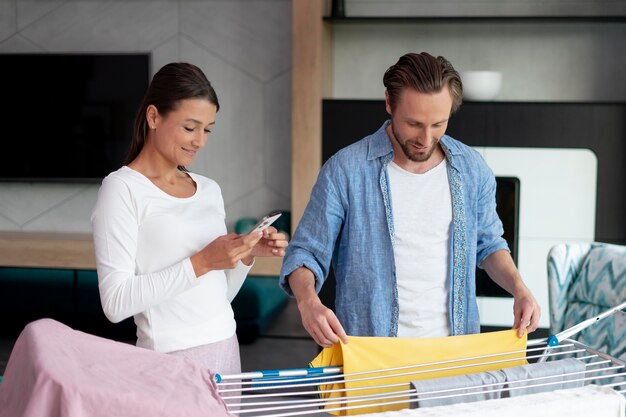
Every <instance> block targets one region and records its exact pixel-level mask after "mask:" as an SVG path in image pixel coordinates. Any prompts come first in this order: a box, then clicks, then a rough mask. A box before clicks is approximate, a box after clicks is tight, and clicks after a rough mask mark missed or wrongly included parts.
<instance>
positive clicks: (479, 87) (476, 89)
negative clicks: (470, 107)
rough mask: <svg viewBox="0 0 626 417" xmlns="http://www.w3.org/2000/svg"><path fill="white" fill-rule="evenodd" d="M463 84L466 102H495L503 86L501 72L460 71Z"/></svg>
mask: <svg viewBox="0 0 626 417" xmlns="http://www.w3.org/2000/svg"><path fill="white" fill-rule="evenodd" d="M459 74H460V75H461V81H462V82H463V98H464V99H466V100H476V101H485V100H493V99H494V98H495V97H496V96H497V95H498V93H499V92H500V87H501V86H502V73H501V72H499V71H459Z"/></svg>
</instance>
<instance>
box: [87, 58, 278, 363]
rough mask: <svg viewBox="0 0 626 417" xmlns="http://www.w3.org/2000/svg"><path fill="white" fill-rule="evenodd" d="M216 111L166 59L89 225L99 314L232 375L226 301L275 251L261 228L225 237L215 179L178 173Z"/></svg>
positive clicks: (155, 344)
mask: <svg viewBox="0 0 626 417" xmlns="http://www.w3.org/2000/svg"><path fill="white" fill-rule="evenodd" d="M218 110H219V103H218V100H217V95H216V94H215V91H214V90H213V88H212V86H211V84H210V83H209V81H208V80H207V78H206V76H205V75H204V73H203V72H202V71H201V70H200V69H199V68H198V67H196V66H194V65H191V64H187V63H171V64H168V65H165V66H164V67H163V68H161V69H160V70H159V71H158V72H157V73H156V74H155V75H154V77H153V79H152V82H151V83H150V86H149V88H148V91H147V93H146V96H145V97H144V100H143V102H142V104H141V107H140V109H139V111H138V113H137V116H136V119H135V124H134V133H133V139H132V144H131V150H130V153H129V156H128V158H127V161H126V165H125V166H123V167H122V168H120V169H119V170H117V171H115V172H113V173H111V174H109V175H108V176H107V177H106V178H105V179H104V180H103V182H102V186H101V188H100V191H99V193H98V201H97V203H96V206H95V208H94V211H93V214H92V217H91V221H92V227H93V235H94V244H95V249H96V263H97V269H98V280H99V289H100V299H101V302H102V307H103V310H104V313H105V314H106V316H107V318H108V319H109V320H111V321H112V322H119V321H121V320H123V319H125V318H127V317H130V316H134V319H135V324H136V325H137V346H140V347H144V348H148V349H153V350H156V351H159V352H167V353H172V354H177V355H183V356H187V357H189V358H191V359H193V360H195V361H196V362H198V363H200V364H201V365H202V366H204V367H205V368H208V369H210V370H211V371H212V372H218V371H219V372H221V373H225V374H228V373H238V372H240V371H241V364H240V359H239V345H238V342H237V337H236V335H235V320H234V316H233V311H232V308H231V306H230V302H231V301H232V300H233V298H234V297H235V295H236V294H237V292H238V291H239V289H240V288H241V285H242V284H243V281H244V280H245V277H246V274H247V273H248V271H249V270H250V268H251V266H252V264H253V261H254V257H255V256H284V253H285V252H284V248H285V247H286V246H287V241H286V239H285V236H284V235H283V234H281V233H277V232H276V229H275V228H273V227H270V228H268V229H266V230H265V231H263V232H256V233H251V234H248V235H236V234H226V225H225V220H224V218H225V212H224V201H223V198H222V194H221V190H220V188H219V186H218V185H217V183H215V181H213V180H211V179H209V178H206V177H203V176H200V175H198V174H194V173H192V172H189V171H187V169H186V168H185V166H187V165H189V164H191V163H192V162H193V160H194V158H195V156H196V154H197V152H198V151H200V150H201V149H202V148H203V147H204V145H205V144H206V141H207V139H208V135H209V132H210V129H211V127H212V126H213V125H214V124H215V116H216V113H217V111H218Z"/></svg>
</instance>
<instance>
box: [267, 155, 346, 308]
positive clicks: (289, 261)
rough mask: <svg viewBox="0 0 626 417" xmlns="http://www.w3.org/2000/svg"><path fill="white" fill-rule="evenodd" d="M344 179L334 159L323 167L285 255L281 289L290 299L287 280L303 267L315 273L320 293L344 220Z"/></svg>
mask: <svg viewBox="0 0 626 417" xmlns="http://www.w3.org/2000/svg"><path fill="white" fill-rule="evenodd" d="M341 178H343V176H342V175H341V173H340V172H339V169H338V164H337V163H336V161H335V159H334V158H331V159H330V160H329V161H328V162H327V163H326V164H325V165H324V167H322V170H321V172H320V175H319V177H318V179H317V182H316V183H315V186H314V187H313V190H312V192H311V198H310V200H309V203H308V204H307V207H306V209H305V211H304V214H303V216H302V219H300V223H299V224H298V227H297V228H296V231H295V233H294V234H293V237H292V239H291V241H290V242H289V246H288V247H287V250H286V252H285V258H284V260H283V266H282V268H281V272H280V280H279V285H280V287H281V288H282V289H283V290H285V292H286V293H287V294H289V295H290V296H293V292H292V291H291V288H290V287H289V282H288V276H289V274H291V273H292V272H293V271H295V270H296V269H298V268H299V267H302V266H304V267H306V268H308V269H309V270H310V271H311V272H313V275H314V276H315V290H316V291H317V292H319V290H320V289H321V287H322V284H323V283H324V281H325V280H326V277H327V276H328V271H329V269H330V262H331V259H332V255H333V250H334V246H335V242H336V240H337V236H338V235H339V231H340V230H341V226H342V224H343V222H344V219H345V210H344V204H343V199H342V197H341V192H340V191H339V190H340V188H341V187H338V186H337V181H338V180H340V179H341Z"/></svg>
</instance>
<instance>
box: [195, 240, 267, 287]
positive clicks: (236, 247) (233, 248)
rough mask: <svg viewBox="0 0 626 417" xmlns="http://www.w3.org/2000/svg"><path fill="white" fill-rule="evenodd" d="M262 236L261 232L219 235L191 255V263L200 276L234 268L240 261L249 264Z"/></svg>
mask: <svg viewBox="0 0 626 417" xmlns="http://www.w3.org/2000/svg"><path fill="white" fill-rule="evenodd" d="M262 238H263V233H261V232H255V233H250V234H247V235H238V234H236V233H229V234H227V235H224V236H220V237H218V238H217V239H215V240H214V241H212V242H211V243H209V244H208V245H206V246H205V247H204V249H202V250H201V251H200V252H198V253H196V254H195V255H192V256H191V258H190V259H191V264H192V265H193V269H194V272H195V273H196V276H197V277H199V276H201V275H204V274H206V273H207V272H209V271H214V270H223V269H232V268H234V267H235V266H237V263H238V262H239V261H242V262H244V263H247V264H248V265H249V264H250V263H252V259H253V256H252V251H253V249H254V248H255V247H256V246H255V245H257V244H258V243H259V241H260V240H261V239H262ZM246 261H247V262H246Z"/></svg>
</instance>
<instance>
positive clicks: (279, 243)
mask: <svg viewBox="0 0 626 417" xmlns="http://www.w3.org/2000/svg"><path fill="white" fill-rule="evenodd" d="M287 245H288V243H287V237H286V236H285V234H284V233H278V231H277V230H276V228H275V227H273V226H270V227H268V228H267V229H265V230H263V237H262V238H261V240H259V241H258V242H257V244H256V245H255V246H254V248H253V249H252V253H251V254H252V256H280V257H282V256H285V248H286V247H287Z"/></svg>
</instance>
